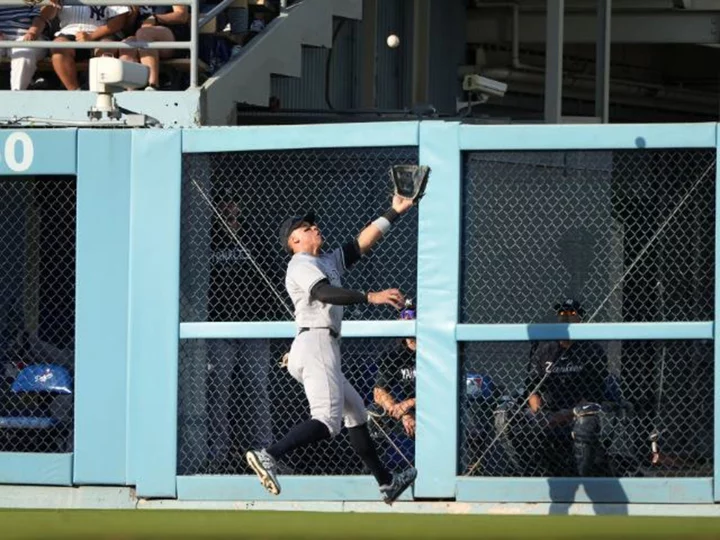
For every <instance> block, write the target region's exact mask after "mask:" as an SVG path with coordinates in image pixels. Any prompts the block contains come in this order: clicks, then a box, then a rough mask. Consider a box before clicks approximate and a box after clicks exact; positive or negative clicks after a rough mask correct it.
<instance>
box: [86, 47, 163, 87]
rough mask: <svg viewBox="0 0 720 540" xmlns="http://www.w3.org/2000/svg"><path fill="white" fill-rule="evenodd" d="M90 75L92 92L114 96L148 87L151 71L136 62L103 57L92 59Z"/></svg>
mask: <svg viewBox="0 0 720 540" xmlns="http://www.w3.org/2000/svg"><path fill="white" fill-rule="evenodd" d="M89 74H90V81H89V82H90V91H91V92H101V93H103V94H113V93H115V92H121V91H123V90H135V89H137V88H143V87H145V86H147V84H148V78H149V76H150V69H149V68H148V67H147V66H144V65H142V64H137V63H135V62H125V61H123V60H118V59H117V58H113V57H110V56H101V57H98V58H91V59H90V68H89Z"/></svg>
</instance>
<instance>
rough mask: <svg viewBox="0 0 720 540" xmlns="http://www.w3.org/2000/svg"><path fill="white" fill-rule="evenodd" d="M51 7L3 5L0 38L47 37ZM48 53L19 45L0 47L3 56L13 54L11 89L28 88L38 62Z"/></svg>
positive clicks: (5, 39)
mask: <svg viewBox="0 0 720 540" xmlns="http://www.w3.org/2000/svg"><path fill="white" fill-rule="evenodd" d="M48 12H49V10H48V8H47V7H45V8H43V10H42V11H41V10H40V7H38V6H23V7H4V8H0V40H2V41H18V42H23V41H36V40H44V37H43V30H44V29H45V26H46V22H47V21H46V18H45V17H47V15H48ZM45 55H47V49H30V48H27V47H17V48H12V49H0V58H3V57H4V56H9V57H10V90H27V88H28V86H29V85H30V82H31V81H32V78H33V75H35V70H36V69H37V63H38V61H39V60H41V59H43V58H44V57H45Z"/></svg>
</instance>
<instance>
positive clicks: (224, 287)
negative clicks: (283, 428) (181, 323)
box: [207, 190, 283, 474]
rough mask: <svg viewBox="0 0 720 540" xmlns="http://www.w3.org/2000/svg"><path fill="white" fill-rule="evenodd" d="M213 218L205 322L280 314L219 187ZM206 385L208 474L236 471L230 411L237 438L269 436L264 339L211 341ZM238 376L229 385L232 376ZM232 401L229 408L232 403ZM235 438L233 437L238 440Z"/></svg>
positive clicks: (236, 209)
mask: <svg viewBox="0 0 720 540" xmlns="http://www.w3.org/2000/svg"><path fill="white" fill-rule="evenodd" d="M218 199H219V203H218V205H217V208H218V212H219V214H220V215H219V216H217V217H216V219H215V221H214V224H213V228H212V240H211V246H212V258H211V265H212V268H211V271H210V290H209V305H208V312H209V320H210V321H212V322H237V321H258V320H260V321H262V320H273V319H277V318H280V317H282V315H283V312H282V307H281V306H279V305H278V303H279V301H278V300H277V299H276V296H275V295H274V294H273V293H272V291H270V290H268V287H267V284H266V283H265V282H264V281H263V280H262V279H259V276H258V270H257V269H256V268H255V267H254V266H253V264H252V261H251V260H250V257H251V256H253V255H252V254H255V256H256V257H257V254H259V253H262V252H261V251H259V249H257V248H256V247H255V246H254V245H253V244H252V242H251V241H252V235H251V234H249V233H250V232H251V231H250V230H248V228H247V227H245V226H243V216H242V212H241V210H242V209H241V207H240V205H239V204H238V203H237V202H236V201H235V200H232V198H231V197H229V196H228V195H227V193H226V192H225V191H224V190H221V191H220V193H219V195H218ZM208 350H209V358H208V365H209V369H210V372H209V376H208V387H207V404H208V407H207V414H208V420H209V426H210V433H211V439H210V459H209V469H210V470H209V472H211V473H216V474H223V473H232V472H236V470H237V468H238V460H236V459H235V456H234V455H233V453H232V451H233V446H236V445H237V444H238V443H237V442H236V443H235V445H234V444H233V424H234V423H235V422H234V421H237V420H239V419H238V418H231V411H232V410H233V409H237V410H238V412H239V413H240V416H241V420H242V421H243V422H244V428H245V429H244V430H243V433H244V434H243V436H242V437H241V439H242V442H241V443H240V444H243V443H245V444H247V443H248V442H250V443H252V444H253V445H260V446H264V445H267V444H269V443H270V441H271V440H272V418H271V410H270V396H269V384H270V383H269V375H270V373H269V372H270V366H271V364H272V362H273V359H272V358H271V354H270V343H269V340H267V339H211V340H209V343H208ZM235 374H237V375H239V377H238V379H240V380H239V381H238V383H236V384H233V379H234V375H235ZM233 405H235V407H233ZM238 442H239V441H238Z"/></svg>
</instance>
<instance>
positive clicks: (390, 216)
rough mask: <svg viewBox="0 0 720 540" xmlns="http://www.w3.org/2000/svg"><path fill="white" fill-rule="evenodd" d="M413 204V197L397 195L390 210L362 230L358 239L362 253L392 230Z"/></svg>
mask: <svg viewBox="0 0 720 540" xmlns="http://www.w3.org/2000/svg"><path fill="white" fill-rule="evenodd" d="M412 206H413V202H412V200H411V199H405V198H403V197H400V196H398V195H395V196H394V197H393V200H392V207H391V208H390V210H388V211H387V212H385V213H384V214H383V215H382V216H380V217H379V218H377V219H376V220H375V221H373V222H372V223H370V224H369V225H368V226H367V227H365V228H364V229H363V230H362V231H360V235H359V236H358V239H357V240H358V245H359V246H360V253H361V254H362V255H365V254H366V253H367V252H368V251H370V250H371V249H372V247H373V246H374V245H375V244H376V243H377V242H378V240H380V238H382V236H383V235H384V234H386V233H387V232H388V231H389V230H390V227H391V226H392V223H393V222H394V221H395V220H396V219H397V218H398V217H400V216H401V215H402V214H404V213H405V212H407V211H408V210H410V208H412Z"/></svg>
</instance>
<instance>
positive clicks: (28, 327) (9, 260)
mask: <svg viewBox="0 0 720 540" xmlns="http://www.w3.org/2000/svg"><path fill="white" fill-rule="evenodd" d="M75 210H76V182H75V177H68V176H62V177H23V178H20V177H2V176H0V452H69V451H72V439H73V437H72V432H73V395H72V391H73V385H72V379H73V367H74V333H75V214H76V212H75Z"/></svg>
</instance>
